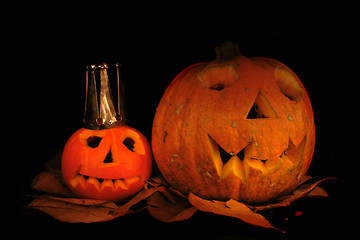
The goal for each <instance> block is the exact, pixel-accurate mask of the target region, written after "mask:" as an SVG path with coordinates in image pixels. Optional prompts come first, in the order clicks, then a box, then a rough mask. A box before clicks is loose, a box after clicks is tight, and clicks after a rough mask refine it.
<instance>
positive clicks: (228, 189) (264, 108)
mask: <svg viewBox="0 0 360 240" xmlns="http://www.w3.org/2000/svg"><path fill="white" fill-rule="evenodd" d="M314 145H315V126H314V117H313V112H312V107H311V103H310V99H309V97H308V94H307V92H306V91H305V88H304V86H303V84H302V83H301V81H300V80H299V78H298V77H297V76H296V75H295V73H293V72H292V71H291V70H290V69H289V68H288V67H286V66H285V65H284V64H282V63H280V62H278V61H276V60H272V59H269V58H252V59H249V58H246V57H244V56H235V57H234V58H232V59H230V60H225V61H224V60H214V61H212V62H209V63H198V64H194V65H192V66H190V67H188V68H186V69H185V70H183V71H182V72H181V73H180V74H179V75H178V76H177V77H176V78H175V79H174V80H173V81H172V82H171V84H170V85H169V86H168V88H167V90H166V92H165V93H164V95H163V97H162V99H161V101H160V103H159V105H158V108H157V111H156V114H155V118H154V123H153V132H152V148H153V155H154V158H155V161H156V163H157V165H158V167H159V169H160V171H161V173H162V174H163V176H164V178H165V179H166V180H167V181H168V182H169V183H170V184H171V185H172V186H173V187H174V188H176V189H178V190H179V191H181V192H182V193H183V194H188V193H189V192H192V193H194V194H196V195H198V196H200V197H202V198H206V199H217V200H228V199H230V198H232V199H235V200H238V201H243V202H248V203H256V202H257V203H259V202H265V201H268V200H271V199H274V198H276V197H279V196H282V195H285V194H287V193H289V192H290V191H291V190H293V189H294V187H296V186H297V184H298V183H299V181H300V180H301V178H302V177H303V176H305V173H306V172H307V170H308V168H309V165H310V163H311V160H312V155H313V151H314Z"/></svg>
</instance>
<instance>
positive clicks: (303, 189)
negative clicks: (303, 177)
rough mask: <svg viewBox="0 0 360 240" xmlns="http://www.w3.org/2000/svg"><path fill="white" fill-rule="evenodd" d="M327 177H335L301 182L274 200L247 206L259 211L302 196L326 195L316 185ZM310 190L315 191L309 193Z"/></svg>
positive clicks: (290, 201)
mask: <svg viewBox="0 0 360 240" xmlns="http://www.w3.org/2000/svg"><path fill="white" fill-rule="evenodd" d="M329 179H337V178H331V177H329V178H324V179H321V180H319V181H317V182H315V183H312V184H305V183H303V184H301V185H299V186H298V187H297V188H296V189H295V190H293V191H292V192H291V193H290V194H288V195H286V196H283V197H281V198H278V199H276V200H275V201H273V202H271V203H268V204H264V205H247V206H248V207H249V208H251V209H253V210H254V211H261V210H265V209H271V208H278V207H284V206H287V205H289V204H290V203H292V202H294V201H295V200H297V199H299V198H303V197H306V196H309V197H327V196H328V195H327V193H326V191H325V190H324V189H322V188H320V187H319V186H317V185H318V184H319V183H321V182H323V181H325V180H329ZM312 191H315V192H314V193H312V194H311V192H312Z"/></svg>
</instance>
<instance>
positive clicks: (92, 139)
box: [86, 136, 102, 148]
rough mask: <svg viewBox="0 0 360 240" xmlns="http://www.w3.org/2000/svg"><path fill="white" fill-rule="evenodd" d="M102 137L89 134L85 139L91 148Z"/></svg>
mask: <svg viewBox="0 0 360 240" xmlns="http://www.w3.org/2000/svg"><path fill="white" fill-rule="evenodd" d="M101 140H102V138H101V137H98V136H91V137H88V139H87V140H86V142H87V145H88V146H89V147H91V148H97V147H98V146H99V144H100V142H101Z"/></svg>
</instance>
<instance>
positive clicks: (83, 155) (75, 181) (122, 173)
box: [61, 63, 152, 201]
mask: <svg viewBox="0 0 360 240" xmlns="http://www.w3.org/2000/svg"><path fill="white" fill-rule="evenodd" d="M116 67H117V83H118V109H117V111H118V112H116V110H115V107H114V104H113V99H112V94H111V89H110V84H109V79H108V74H107V68H108V66H107V64H106V63H103V64H102V65H99V67H97V66H95V65H91V68H88V71H87V72H86V86H87V92H86V102H85V103H86V105H85V115H84V123H85V126H84V128H81V129H79V130H78V131H76V132H75V133H74V134H73V135H72V136H71V137H70V139H69V140H68V141H67V143H66V145H65V148H64V152H63V155H62V163H61V164H62V166H61V168H62V174H63V177H64V180H65V182H66V183H67V185H68V186H69V188H70V189H71V190H72V191H73V192H74V193H75V194H76V195H78V196H79V197H83V198H96V199H101V200H110V201H122V200H126V199H127V198H129V197H131V196H132V195H134V194H135V193H136V192H138V191H139V190H141V189H142V188H143V186H144V184H145V181H146V180H147V179H148V178H149V177H150V175H151V171H152V154H151V148H150V145H149V143H148V141H147V140H146V138H145V137H144V136H143V135H142V134H141V133H140V132H139V131H137V130H135V129H133V128H131V127H129V126H127V125H126V114H125V110H124V100H123V95H124V94H123V86H122V82H121V81H120V77H119V76H120V74H119V65H118V64H116ZM97 69H101V70H100V94H98V93H97V90H96V89H97V88H96V85H97V84H96V77H95V75H96V72H95V70H97ZM89 72H90V74H89ZM89 75H90V80H89ZM98 95H99V96H100V101H99V102H98ZM99 103H100V104H99ZM99 105H100V106H99Z"/></svg>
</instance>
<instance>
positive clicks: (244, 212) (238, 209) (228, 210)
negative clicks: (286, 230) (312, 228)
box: [189, 193, 283, 232]
mask: <svg viewBox="0 0 360 240" xmlns="http://www.w3.org/2000/svg"><path fill="white" fill-rule="evenodd" d="M189 201H190V203H191V204H192V205H194V206H195V207H196V208H197V209H199V210H201V211H205V212H212V213H216V214H220V215H225V216H229V217H235V218H238V219H241V220H242V221H244V222H247V223H250V224H252V225H256V226H260V227H264V228H274V229H277V230H279V231H282V230H280V229H278V228H275V227H274V226H272V225H271V224H270V222H269V221H268V220H266V219H265V217H264V216H262V215H260V214H258V213H255V212H253V211H252V210H251V209H250V208H248V207H247V206H246V205H245V204H243V203H240V202H238V201H235V200H233V199H230V200H229V201H226V202H225V201H216V200H205V199H202V198H200V197H198V196H196V195H195V194H193V193H190V194H189ZM282 232H283V231H282Z"/></svg>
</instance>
